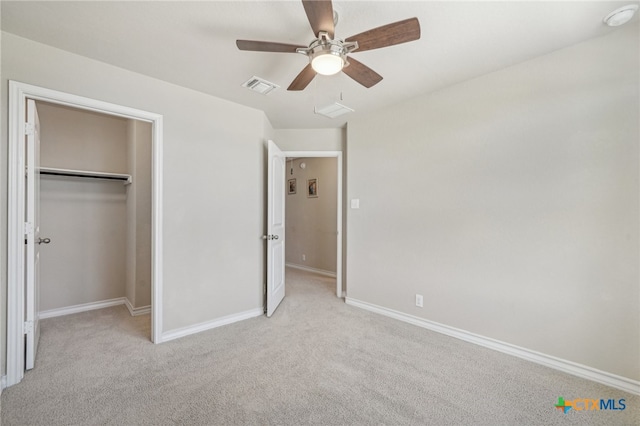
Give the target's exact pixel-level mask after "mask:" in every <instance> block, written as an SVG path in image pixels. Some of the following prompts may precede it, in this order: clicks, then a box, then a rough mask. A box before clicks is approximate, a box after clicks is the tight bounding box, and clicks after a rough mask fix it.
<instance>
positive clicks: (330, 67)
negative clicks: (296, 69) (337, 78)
mask: <svg viewBox="0 0 640 426" xmlns="http://www.w3.org/2000/svg"><path fill="white" fill-rule="evenodd" d="M311 67H312V68H313V70H314V71H315V72H317V73H318V74H322V75H334V74H337V73H339V72H340V71H342V68H343V67H344V58H343V57H342V56H341V55H337V54H335V53H333V52H321V53H320V54H317V55H315V56H314V57H313V58H311Z"/></svg>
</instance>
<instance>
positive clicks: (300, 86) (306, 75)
mask: <svg viewBox="0 0 640 426" xmlns="http://www.w3.org/2000/svg"><path fill="white" fill-rule="evenodd" d="M315 76H316V72H315V71H314V70H313V68H311V64H308V65H307V66H306V67H304V69H303V70H302V71H300V74H298V75H297V77H296V78H295V79H294V80H293V81H292V82H291V84H290V85H289V87H287V90H304V88H305V87H307V86H308V85H309V83H311V80H313V78H314V77H315Z"/></svg>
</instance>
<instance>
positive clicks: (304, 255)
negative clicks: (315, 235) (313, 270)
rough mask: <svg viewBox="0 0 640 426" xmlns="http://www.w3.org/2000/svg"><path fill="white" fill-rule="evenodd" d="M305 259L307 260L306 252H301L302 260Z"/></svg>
mask: <svg viewBox="0 0 640 426" xmlns="http://www.w3.org/2000/svg"><path fill="white" fill-rule="evenodd" d="M305 260H307V255H306V254H303V255H302V261H303V262H304V261H305Z"/></svg>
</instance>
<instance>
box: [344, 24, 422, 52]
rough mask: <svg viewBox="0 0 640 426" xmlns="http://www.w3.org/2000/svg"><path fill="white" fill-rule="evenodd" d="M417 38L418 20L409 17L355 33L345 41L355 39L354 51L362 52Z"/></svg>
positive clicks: (418, 31)
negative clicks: (356, 44)
mask: <svg viewBox="0 0 640 426" xmlns="http://www.w3.org/2000/svg"><path fill="white" fill-rule="evenodd" d="M419 38H420V22H418V18H409V19H405V20H404V21H398V22H394V23H393V24H387V25H383V26H381V27H378V28H374V29H372V30H369V31H365V32H363V33H360V34H356V35H354V36H352V37H349V38H348V39H346V40H345V41H347V42H350V41H357V42H358V49H357V50H355V52H364V51H365V50H372V49H379V48H381V47H387V46H393V45H396V44H401V43H406V42H408V41H414V40H418V39H419Z"/></svg>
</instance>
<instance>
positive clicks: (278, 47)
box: [236, 40, 305, 53]
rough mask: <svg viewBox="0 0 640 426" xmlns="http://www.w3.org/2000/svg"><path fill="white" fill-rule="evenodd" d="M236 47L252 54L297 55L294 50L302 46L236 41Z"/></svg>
mask: <svg viewBox="0 0 640 426" xmlns="http://www.w3.org/2000/svg"><path fill="white" fill-rule="evenodd" d="M236 46H238V49H240V50H251V51H253V52H280V53H297V51H296V49H297V48H299V47H302V48H305V47H304V46H296V45H294V44H285V43H274V42H271V41H255V40H236Z"/></svg>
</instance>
